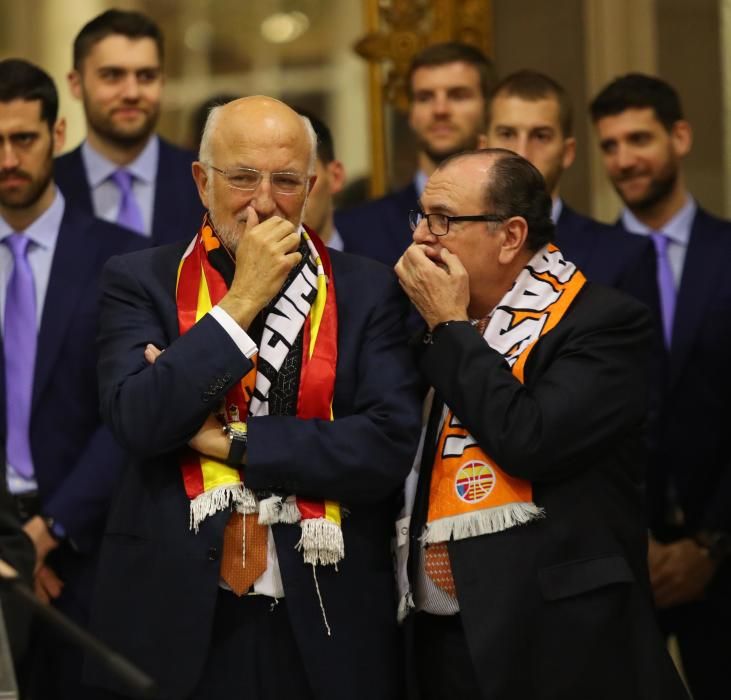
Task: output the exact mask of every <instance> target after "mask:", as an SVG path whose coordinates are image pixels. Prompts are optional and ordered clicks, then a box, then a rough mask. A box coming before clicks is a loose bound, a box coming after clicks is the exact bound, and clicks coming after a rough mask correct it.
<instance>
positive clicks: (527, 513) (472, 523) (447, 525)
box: [421, 245, 586, 544]
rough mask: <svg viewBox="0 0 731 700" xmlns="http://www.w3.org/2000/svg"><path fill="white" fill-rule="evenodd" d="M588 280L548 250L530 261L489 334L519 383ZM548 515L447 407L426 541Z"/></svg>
mask: <svg viewBox="0 0 731 700" xmlns="http://www.w3.org/2000/svg"><path fill="white" fill-rule="evenodd" d="M585 282H586V278H585V277H584V275H583V274H582V273H581V272H580V271H579V270H577V269H576V267H575V266H574V265H573V263H570V262H566V261H565V260H564V259H563V257H562V256H561V252H560V251H559V250H558V248H556V246H554V245H549V246H546V247H544V248H542V249H541V250H540V251H538V253H536V254H535V255H534V256H533V257H532V258H531V260H530V262H529V263H528V265H526V267H525V268H523V270H522V271H521V273H520V275H518V278H517V279H516V281H515V283H514V285H513V287H512V288H511V289H510V291H509V292H508V293H507V294H506V295H505V296H504V297H503V299H502V301H501V302H500V304H499V305H498V306H497V307H496V309H495V311H494V312H493V314H492V317H491V319H490V322H489V323H488V325H487V328H486V329H485V333H484V336H483V337H484V339H485V342H487V343H488V345H490V347H492V348H493V349H495V350H497V351H498V352H500V353H501V354H502V355H503V357H504V358H505V360H506V362H507V363H508V364H509V365H510V366H511V368H512V372H513V375H514V376H515V377H516V378H517V379H518V380H519V381H520V382H523V381H524V370H525V363H526V361H527V359H528V356H529V354H530V352H531V350H532V349H533V348H534V347H535V344H536V343H537V342H538V340H539V338H540V337H541V336H543V335H545V334H546V333H548V332H549V331H550V330H551V329H552V328H554V327H555V326H556V324H558V323H559V321H560V320H561V319H562V318H563V316H564V314H565V313H566V311H567V310H568V308H569V306H570V305H571V303H572V302H573V300H574V299H575V298H576V295H577V294H578V293H579V291H580V290H581V288H582V287H583V286H584V283H585ZM542 516H543V511H542V509H541V508H539V507H538V506H536V505H535V504H534V503H533V487H532V485H531V483H530V482H529V481H526V480H524V479H519V478H516V477H513V476H510V475H509V474H507V473H506V472H504V471H503V470H502V469H501V468H500V467H499V466H498V464H497V463H496V462H495V461H494V460H493V459H492V458H491V457H490V456H489V455H487V454H486V453H485V452H484V451H483V450H482V448H481V447H480V446H479V445H478V444H477V441H476V440H475V439H474V438H473V437H472V435H470V433H469V432H468V431H467V429H466V428H465V427H464V426H463V425H462V424H461V423H460V421H459V419H458V418H457V416H455V415H454V413H453V412H452V410H451V409H449V408H448V407H446V406H445V409H444V414H443V416H442V427H441V433H440V435H439V438H438V439H437V449H436V453H435V458H434V466H433V469H432V476H431V486H430V491H429V511H428V515H427V525H426V527H425V528H424V532H423V533H422V536H421V540H422V542H423V543H425V544H426V543H434V542H446V541H447V540H449V539H456V540H459V539H464V538H467V537H474V536H477V535H484V534H488V533H491V532H499V531H500V530H505V529H507V528H509V527H514V526H515V525H520V524H522V523H526V522H528V521H530V520H533V519H534V518H537V517H542Z"/></svg>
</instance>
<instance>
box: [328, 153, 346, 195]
mask: <svg viewBox="0 0 731 700" xmlns="http://www.w3.org/2000/svg"><path fill="white" fill-rule="evenodd" d="M326 170H327V177H328V182H329V185H330V194H337V193H338V192H340V191H341V190H342V189H343V187H345V166H344V165H343V163H342V162H341V161H339V160H331V161H330V162H329V163H328V164H327V166H326Z"/></svg>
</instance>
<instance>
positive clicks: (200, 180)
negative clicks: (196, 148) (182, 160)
mask: <svg viewBox="0 0 731 700" xmlns="http://www.w3.org/2000/svg"><path fill="white" fill-rule="evenodd" d="M191 170H192V172H193V180H195V186H196V187H197V188H198V196H199V197H200V198H201V202H202V203H203V206H204V208H206V209H208V169H207V168H206V166H205V165H203V163H201V162H200V161H198V160H195V161H193V165H192V166H191Z"/></svg>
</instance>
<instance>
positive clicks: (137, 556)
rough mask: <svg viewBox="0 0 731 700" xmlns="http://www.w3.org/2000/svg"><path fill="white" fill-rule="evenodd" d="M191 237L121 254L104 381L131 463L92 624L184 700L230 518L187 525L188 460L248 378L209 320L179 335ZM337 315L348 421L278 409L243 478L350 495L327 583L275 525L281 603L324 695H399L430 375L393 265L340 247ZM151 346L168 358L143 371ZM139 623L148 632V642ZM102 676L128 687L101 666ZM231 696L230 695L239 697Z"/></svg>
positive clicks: (262, 428)
mask: <svg viewBox="0 0 731 700" xmlns="http://www.w3.org/2000/svg"><path fill="white" fill-rule="evenodd" d="M184 248H185V245H184V244H177V245H171V246H164V247H160V248H153V249H151V250H148V251H143V252H141V253H137V254H134V255H131V256H122V257H119V258H115V259H113V260H111V261H110V262H109V264H108V265H107V268H106V271H105V281H104V297H103V301H102V321H101V326H102V327H101V333H100V353H101V354H100V364H99V378H100V384H101V405H102V412H103V414H104V417H105V420H106V421H107V422H108V423H109V425H110V426H111V428H112V430H113V432H114V433H115V435H116V436H117V437H118V439H119V440H120V442H121V443H122V444H123V445H124V446H125V447H126V448H128V449H129V450H130V451H131V452H132V453H133V454H134V455H135V460H134V461H133V462H132V464H130V466H129V468H128V469H127V470H126V471H125V475H124V477H123V480H122V483H121V487H120V489H119V492H118V496H117V499H116V501H115V503H114V506H113V508H112V512H111V515H110V518H109V521H108V525H107V531H106V535H105V541H104V545H103V547H102V558H101V562H100V567H99V571H100V574H99V579H98V586H97V591H96V596H95V600H94V611H93V613H92V629H93V631H94V632H95V633H96V634H98V635H99V636H100V637H101V638H102V639H104V640H105V641H107V642H108V643H109V644H111V646H112V647H113V648H115V649H117V650H118V651H120V652H122V653H123V654H125V655H127V656H128V657H129V658H130V659H132V660H133V661H134V662H136V663H138V664H139V665H140V666H141V667H142V668H143V669H145V670H146V671H147V672H148V673H149V674H150V675H151V676H152V677H153V678H155V679H156V680H157V682H158V683H159V685H160V687H161V689H162V691H163V694H164V696H165V697H169V698H184V697H188V695H189V694H190V693H191V692H192V690H193V688H194V687H195V685H196V683H197V680H198V678H199V676H200V673H201V670H202V666H203V663H204V661H205V659H206V656H207V654H208V651H209V649H210V644H211V625H212V620H213V614H214V608H215V605H216V599H217V597H218V595H219V585H218V584H219V569H220V561H219V556H220V551H221V546H222V538H223V530H224V527H225V525H226V522H227V520H228V518H229V513H227V512H220V513H218V514H216V515H214V516H211V517H209V518H208V519H206V520H205V521H204V522H203V524H202V526H201V528H200V531H199V533H198V534H194V533H193V532H191V531H190V529H189V507H190V502H189V500H188V498H187V497H186V494H185V491H184V489H183V482H182V478H181V473H180V466H179V452H180V449H181V448H182V447H184V446H185V445H186V444H187V442H188V440H189V439H190V438H191V437H192V435H193V434H194V433H195V432H196V431H197V429H198V428H199V426H200V425H201V424H202V422H203V421H204V419H205V418H206V417H207V416H208V415H209V414H210V412H211V410H212V408H213V407H215V406H216V405H217V404H218V403H219V402H220V401H221V400H222V399H223V398H224V396H225V394H226V392H227V391H228V390H229V389H230V388H231V386H232V385H233V384H235V383H236V382H237V381H239V380H240V379H241V377H243V376H244V375H245V374H246V373H247V372H248V371H249V369H250V368H251V366H252V365H251V362H250V361H249V360H248V359H246V357H244V355H243V354H242V353H241V352H240V350H239V349H238V347H237V346H236V345H235V343H234V342H233V340H232V339H231V337H230V336H229V335H228V334H227V333H226V332H225V331H224V330H223V328H222V327H221V326H220V325H219V323H218V322H217V321H216V320H215V319H214V318H212V317H211V316H205V317H204V318H203V319H201V321H199V322H198V323H197V324H196V325H195V326H194V327H193V328H192V329H191V330H190V331H188V332H187V333H186V334H185V335H183V336H179V331H178V320H177V312H176V305H175V280H176V272H177V267H178V264H179V261H180V258H181V255H182V254H183V251H184ZM330 255H331V256H332V266H333V276H334V284H335V292H336V295H337V309H338V314H337V317H338V361H337V379H336V384H335V396H334V402H333V411H334V416H335V420H334V421H322V420H301V419H298V418H296V417H293V416H265V417H258V418H251V419H249V421H248V453H247V465H246V467H245V479H246V483H247V485H248V486H250V487H251V488H254V489H265V490H267V489H274V490H281V491H284V492H286V493H299V494H304V495H307V496H310V497H316V498H323V497H324V498H329V499H335V500H338V501H339V502H341V503H342V504H343V505H344V506H346V507H347V508H348V510H349V515H348V516H347V517H346V518H345V519H344V520H343V535H344V540H345V552H346V553H345V559H344V560H343V561H342V562H341V563H340V564H339V565H338V570H337V571H335V570H334V569H333V568H332V567H319V568H318V571H317V580H318V583H319V588H320V591H321V594H322V600H323V604H324V607H325V610H326V613H327V617H328V621H329V624H330V627H331V628H332V637H328V636H327V634H326V629H325V625H324V622H323V618H322V612H321V609H320V605H319V602H318V596H317V592H316V590H315V585H314V582H313V575H312V574H313V571H312V568H311V567H310V566H307V565H305V564H304V562H303V560H302V555H301V553H300V552H298V551H296V549H295V545H296V543H297V540H298V538H299V528H298V526H296V525H275V526H273V528H272V531H273V534H274V539H275V543H276V548H277V554H278V559H279V566H280V571H281V574H282V582H283V584H284V590H285V596H286V597H285V601H286V605H287V610H288V613H289V616H290V620H291V623H292V629H293V632H294V636H295V639H296V642H297V644H298V647H299V649H300V652H301V654H302V659H303V661H304V666H305V668H306V669H307V674H308V678H309V681H310V685H311V687H312V690H313V693H314V695H315V696H317V697H327V696H328V695H329V694H331V693H335V694H336V695H339V696H342V697H347V698H352V699H356V700H357V699H359V698H363V699H364V700H365V699H366V698H368V699H370V698H376V697H377V698H389V699H390V698H393V699H394V700H395V699H396V698H399V697H401V695H400V687H399V684H398V682H397V680H396V679H397V678H398V677H399V674H400V654H399V649H398V641H397V628H396V623H395V619H396V618H395V600H394V583H393V571H392V564H391V554H390V535H391V532H392V529H393V520H392V517H393V515H394V513H393V510H394V509H393V496H394V494H395V493H396V492H397V491H398V489H399V488H400V486H401V484H402V482H403V480H404V478H405V477H406V474H407V473H408V471H409V469H410V466H411V462H412V460H413V455H414V452H415V450H416V443H417V440H418V434H419V424H420V401H419V389H418V377H417V375H416V370H415V368H414V366H413V361H412V359H411V355H410V351H409V349H408V347H407V344H406V338H405V332H404V327H403V320H404V316H405V313H406V299H405V297H404V296H403V295H402V293H401V291H400V289H399V287H398V284H397V282H396V277H395V275H394V274H393V272H392V271H390V270H387V269H385V268H383V266H381V265H379V264H377V263H375V262H373V261H369V260H364V259H362V258H358V257H356V256H353V255H347V254H344V253H339V252H337V251H332V252H331V253H330ZM147 343H153V344H155V345H156V346H157V347H160V348H166V351H165V352H164V353H163V354H162V355H161V357H160V358H159V359H158V360H157V362H156V363H155V364H154V365H152V366H146V363H145V361H144V359H143V351H144V348H145V345H146V344H147ZM141 630H142V632H141ZM88 679H89V680H90V681H91V682H93V683H96V684H101V685H108V686H110V687H112V688H113V687H114V680H113V679H109V678H106V677H104V676H103V674H102V671H101V669H93V668H92V669H90V671H89V677H88ZM233 691H234V689H232V694H234V692H233Z"/></svg>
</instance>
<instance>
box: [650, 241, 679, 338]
mask: <svg viewBox="0 0 731 700" xmlns="http://www.w3.org/2000/svg"><path fill="white" fill-rule="evenodd" d="M650 237H651V238H652V242H653V243H654V244H655V252H656V253H657V285H658V288H659V290H660V305H661V307H662V326H663V331H664V335H665V344H666V345H667V346H668V347H670V340H671V338H672V335H673V316H674V314H675V296H676V292H675V278H674V277H673V270H672V268H671V267H670V258H669V257H668V238H667V236H665V235H664V234H662V233H651V234H650Z"/></svg>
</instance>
